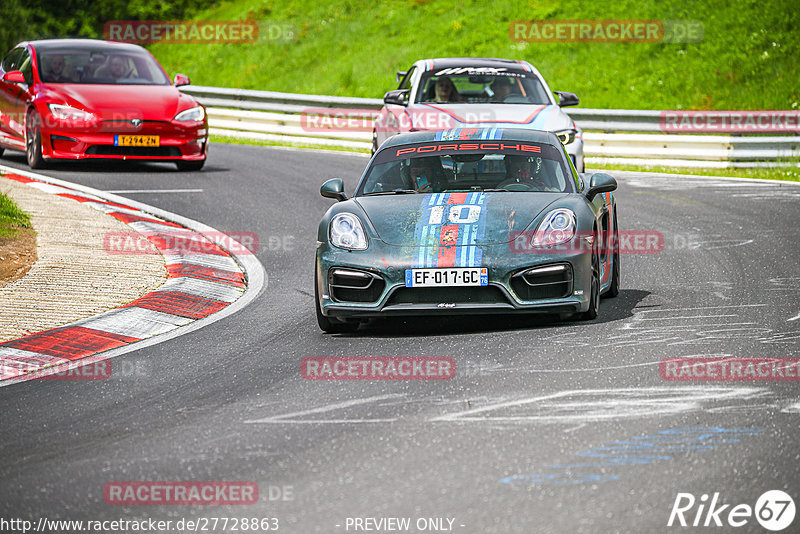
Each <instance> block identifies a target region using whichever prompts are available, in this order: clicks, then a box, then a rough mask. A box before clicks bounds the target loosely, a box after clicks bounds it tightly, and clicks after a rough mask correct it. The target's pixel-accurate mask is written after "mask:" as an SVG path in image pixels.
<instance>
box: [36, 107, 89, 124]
mask: <svg viewBox="0 0 800 534" xmlns="http://www.w3.org/2000/svg"><path fill="white" fill-rule="evenodd" d="M47 107H48V109H49V110H50V113H52V114H53V117H55V118H57V119H61V120H77V121H91V120H94V119H95V116H94V114H92V113H89V112H88V111H83V110H82V109H78V108H74V107H72V106H66V105H63V104H47Z"/></svg>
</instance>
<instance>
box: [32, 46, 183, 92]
mask: <svg viewBox="0 0 800 534" xmlns="http://www.w3.org/2000/svg"><path fill="white" fill-rule="evenodd" d="M37 57H38V64H39V77H40V78H41V80H42V82H44V83H78V84H114V85H168V84H169V79H168V78H167V77H166V75H165V74H164V71H163V70H161V67H160V66H159V65H158V63H156V61H155V60H154V59H153V58H152V56H150V55H149V54H147V53H146V52H144V51H141V52H138V51H129V50H125V51H120V50H118V49H116V48H111V47H109V48H108V49H98V48H96V47H93V48H91V49H81V48H74V47H71V48H64V49H56V50H52V49H49V48H48V49H47V50H43V51H41V53H38V54H37Z"/></svg>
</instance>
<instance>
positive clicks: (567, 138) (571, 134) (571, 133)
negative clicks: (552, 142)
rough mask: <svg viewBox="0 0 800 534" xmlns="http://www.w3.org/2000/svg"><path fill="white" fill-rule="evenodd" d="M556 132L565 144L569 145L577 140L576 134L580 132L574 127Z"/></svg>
mask: <svg viewBox="0 0 800 534" xmlns="http://www.w3.org/2000/svg"><path fill="white" fill-rule="evenodd" d="M554 133H555V134H556V136H557V137H558V138H559V140H560V141H561V142H562V143H563V144H565V145H568V144H570V143H572V142H573V141H574V140H575V136H576V135H577V134H578V131H577V130H573V129H567V130H556V131H555V132H554Z"/></svg>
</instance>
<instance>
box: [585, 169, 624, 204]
mask: <svg viewBox="0 0 800 534" xmlns="http://www.w3.org/2000/svg"><path fill="white" fill-rule="evenodd" d="M616 189H617V181H616V180H615V179H614V177H613V176H609V175H608V174H604V173H602V172H598V173H595V174H593V175H592V177H591V178H590V179H589V188H588V189H587V190H586V198H587V199H588V200H589V202H591V201H592V200H594V197H595V196H597V195H599V194H600V193H608V192H610V191H615V190H616Z"/></svg>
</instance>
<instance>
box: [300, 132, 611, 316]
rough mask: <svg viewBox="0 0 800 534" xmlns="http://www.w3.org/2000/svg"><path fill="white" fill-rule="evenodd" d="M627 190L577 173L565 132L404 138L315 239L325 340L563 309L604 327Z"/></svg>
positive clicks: (325, 191) (336, 191) (328, 216)
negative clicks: (387, 322) (620, 195)
mask: <svg viewBox="0 0 800 534" xmlns="http://www.w3.org/2000/svg"><path fill="white" fill-rule="evenodd" d="M616 188H617V183H616V181H615V180H614V178H612V177H611V176H608V175H606V174H594V175H591V176H586V177H584V176H583V175H580V174H578V172H577V171H576V170H575V168H574V166H573V165H572V162H571V160H570V158H569V157H568V156H567V153H566V151H565V150H564V146H563V145H562V144H561V142H560V141H559V139H558V137H556V135H555V134H553V133H550V132H543V131H531V130H518V129H505V130H504V129H497V128H488V129H475V128H473V129H457V130H446V131H439V132H418V133H409V134H400V135H396V136H394V137H392V138H390V139H389V140H387V141H386V142H385V143H384V144H383V145H382V146H381V147H380V149H379V150H378V151H377V152H376V153H375V155H374V156H373V157H372V159H371V160H370V162H369V164H368V165H367V168H366V170H365V171H364V175H363V176H362V177H361V180H360V181H359V183H358V186H357V188H356V192H355V194H354V196H353V198H350V199H348V198H347V196H346V195H345V193H344V184H343V183H342V180H340V179H338V178H334V179H331V180H328V181H327V182H325V183H324V184H323V185H322V189H321V191H320V192H321V194H322V196H324V197H329V198H334V199H336V200H338V201H339V202H337V203H336V204H334V205H333V206H331V208H330V209H329V210H328V211H327V213H325V216H324V217H323V218H322V221H321V222H320V224H319V231H318V234H317V255H316V270H315V288H314V289H315V295H316V299H315V300H316V311H317V320H318V322H319V326H320V328H322V330H324V331H326V332H346V331H352V330H355V329H356V328H357V327H358V325H359V322H360V321H361V320H364V319H367V318H369V317H380V316H390V315H425V314H433V315H440V314H467V313H498V312H499V313H513V312H524V313H558V314H570V315H573V316H577V317H579V318H583V319H594V318H595V317H596V316H597V313H598V309H599V306H600V296H601V295H603V294H607V295H609V296H616V294H617V293H618V292H619V277H620V273H619V250H618V242H617V239H616V235H617V232H618V226H617V216H616V204H615V200H614V196H613V195H612V193H611V192H612V191H614V190H615V189H616Z"/></svg>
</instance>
